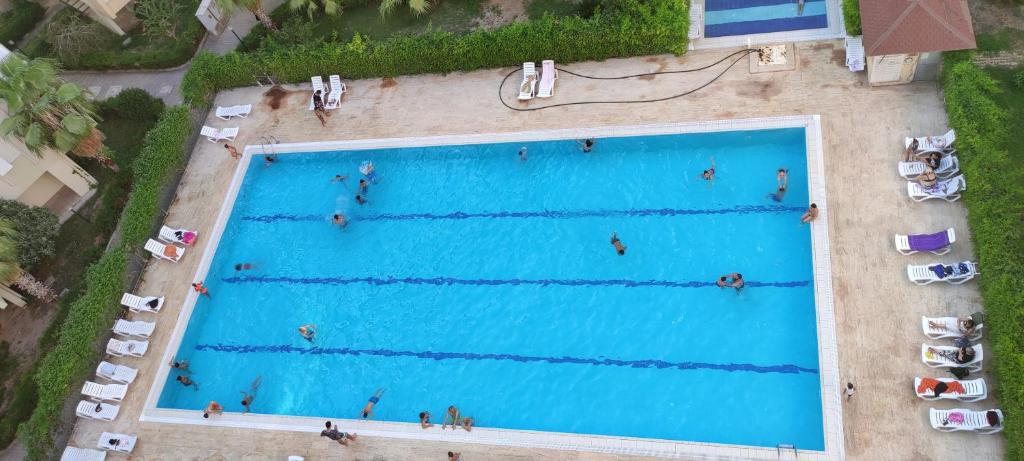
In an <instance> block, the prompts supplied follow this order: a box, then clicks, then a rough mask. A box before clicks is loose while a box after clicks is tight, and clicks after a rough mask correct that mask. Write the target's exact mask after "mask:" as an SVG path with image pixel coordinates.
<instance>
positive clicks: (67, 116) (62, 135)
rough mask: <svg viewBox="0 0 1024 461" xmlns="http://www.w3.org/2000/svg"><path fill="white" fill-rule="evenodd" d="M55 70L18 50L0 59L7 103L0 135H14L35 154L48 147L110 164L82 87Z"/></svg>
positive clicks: (0, 90)
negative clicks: (62, 77)
mask: <svg viewBox="0 0 1024 461" xmlns="http://www.w3.org/2000/svg"><path fill="white" fill-rule="evenodd" d="M57 72H58V71H57V66H56V64H55V63H54V61H52V60H49V59H32V60H29V59H28V58H26V57H25V56H24V55H22V54H19V53H13V54H11V55H9V56H8V57H7V58H6V59H4V60H3V62H2V63H0V100H3V101H4V102H6V103H7V117H6V118H5V119H4V120H3V121H0V135H3V136H10V135H11V134H14V135H15V136H17V137H18V138H20V139H21V140H22V141H24V142H25V147H27V148H28V150H30V151H32V152H33V153H35V154H36V155H39V154H40V152H42V150H43V149H45V148H51V149H54V150H57V151H59V152H61V153H67V152H71V153H73V154H75V155H78V156H80V157H89V158H94V159H96V160H99V161H100V163H103V164H104V165H107V166H108V167H111V168H115V167H114V165H113V163H111V161H110V158H109V156H108V155H107V154H106V152H107V150H106V148H105V147H104V145H103V133H101V132H100V131H99V130H98V129H97V128H96V125H97V119H98V117H97V115H96V113H95V112H94V111H93V105H92V102H90V101H89V100H88V99H87V98H86V92H85V89H84V88H82V87H81V86H78V85H76V84H74V83H67V82H64V81H63V80H61V79H60V77H59V76H58V75H57Z"/></svg>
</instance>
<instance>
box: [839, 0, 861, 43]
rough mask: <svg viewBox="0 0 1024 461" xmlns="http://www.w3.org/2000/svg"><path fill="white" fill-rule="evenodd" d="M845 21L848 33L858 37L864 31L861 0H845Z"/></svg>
mask: <svg viewBox="0 0 1024 461" xmlns="http://www.w3.org/2000/svg"><path fill="white" fill-rule="evenodd" d="M843 22H844V23H845V24H846V35H849V36H851V37H856V36H858V35H861V34H863V33H864V32H863V31H861V28H860V0H843Z"/></svg>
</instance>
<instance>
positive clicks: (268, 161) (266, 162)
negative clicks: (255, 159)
mask: <svg viewBox="0 0 1024 461" xmlns="http://www.w3.org/2000/svg"><path fill="white" fill-rule="evenodd" d="M276 161H277V154H270V155H264V156H263V166H270V165H273V164H274V162H276Z"/></svg>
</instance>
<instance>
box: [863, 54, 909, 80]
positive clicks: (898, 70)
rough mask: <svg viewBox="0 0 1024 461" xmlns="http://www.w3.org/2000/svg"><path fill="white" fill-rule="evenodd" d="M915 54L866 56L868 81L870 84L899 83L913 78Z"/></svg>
mask: <svg viewBox="0 0 1024 461" xmlns="http://www.w3.org/2000/svg"><path fill="white" fill-rule="evenodd" d="M918 59H919V56H918V55H917V54H887V55H882V56H868V58H867V64H868V83H869V84H870V85H871V86H884V85H900V84H904V83H910V82H911V81H913V80H914V72H915V71H916V70H917V62H918Z"/></svg>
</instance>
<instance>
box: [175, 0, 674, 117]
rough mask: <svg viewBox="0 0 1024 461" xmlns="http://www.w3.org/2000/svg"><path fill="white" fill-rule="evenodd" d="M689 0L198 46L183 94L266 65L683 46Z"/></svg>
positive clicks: (422, 68)
mask: <svg viewBox="0 0 1024 461" xmlns="http://www.w3.org/2000/svg"><path fill="white" fill-rule="evenodd" d="M688 9H689V2H688V1H685V0H648V1H640V0H622V1H619V2H609V6H608V7H607V8H605V9H603V10H602V9H598V10H597V11H595V12H594V14H593V15H592V16H591V17H589V18H585V19H584V18H580V17H578V16H569V17H562V18H556V17H553V16H545V17H544V18H542V19H540V20H537V21H532V22H516V23H513V24H510V25H508V26H505V27H502V28H500V29H494V30H478V31H474V32H471V33H469V34H466V35H461V36H460V35H455V34H452V33H447V32H435V33H432V34H427V35H422V36H416V37H395V38H390V39H387V40H383V41H373V40H369V39H366V38H364V37H360V36H358V35H357V36H356V37H354V38H353V42H354V41H356V40H358V41H359V42H360V43H359V46H358V47H356V46H351V45H352V43H353V42H349V43H348V44H344V43H323V44H318V45H313V46H308V45H300V46H295V47H291V48H280V49H271V50H265V51H261V52H257V53H247V54H240V53H229V54H228V55H226V56H216V55H214V54H212V53H200V54H198V55H197V56H196V58H195V59H193V61H192V66H191V67H190V68H189V71H188V73H186V74H185V78H184V80H183V81H182V93H183V94H184V96H185V100H186V101H189V102H190V103H192V104H201V103H204V102H205V101H206V99H207V98H209V97H210V96H211V95H212V94H213V93H214V92H216V91H219V90H222V89H225V88H232V87H237V86H242V85H247V84H250V83H251V82H252V76H253V75H255V74H259V73H263V72H269V73H270V74H271V75H274V76H276V77H277V79H278V80H280V81H284V82H300V81H305V80H308V79H309V77H310V76H312V75H321V74H324V73H327V74H330V73H334V72H336V70H337V69H345V77H347V78H369V77H388V76H396V75H407V74H422V73H449V72H455V71H471V70H477V69H486V68H495V67H505V66H512V65H519V64H520V63H522V62H524V61H537V60H541V59H554V60H556V61H559V62H575V61H586V60H603V59H608V58H613V57H621V56H637V55H646V54H657V53H668V52H671V53H677V54H681V53H683V52H685V50H686V44H687V38H686V31H687V28H688V27H687V24H688V22H689V14H688Z"/></svg>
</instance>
